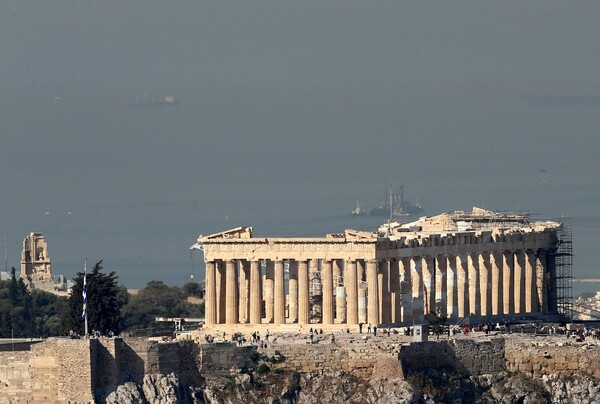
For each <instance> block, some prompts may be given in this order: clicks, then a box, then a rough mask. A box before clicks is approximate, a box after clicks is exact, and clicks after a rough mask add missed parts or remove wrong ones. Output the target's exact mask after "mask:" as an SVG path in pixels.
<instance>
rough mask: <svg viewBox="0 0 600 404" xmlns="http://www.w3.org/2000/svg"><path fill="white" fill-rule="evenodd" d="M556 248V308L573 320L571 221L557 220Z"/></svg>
mask: <svg viewBox="0 0 600 404" xmlns="http://www.w3.org/2000/svg"><path fill="white" fill-rule="evenodd" d="M557 221H558V222H559V223H560V224H561V226H560V229H559V230H558V233H557V236H558V248H557V249H556V251H555V252H554V253H553V255H554V267H555V270H556V308H557V311H558V313H560V314H563V315H564V316H566V317H568V318H573V219H572V218H570V217H562V218H560V219H558V220H557Z"/></svg>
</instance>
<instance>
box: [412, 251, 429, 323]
mask: <svg viewBox="0 0 600 404" xmlns="http://www.w3.org/2000/svg"><path fill="white" fill-rule="evenodd" d="M410 276H411V280H412V317H413V321H414V322H415V323H417V324H421V323H422V322H423V320H424V314H425V313H424V309H423V259H422V258H421V257H411V259H410Z"/></svg>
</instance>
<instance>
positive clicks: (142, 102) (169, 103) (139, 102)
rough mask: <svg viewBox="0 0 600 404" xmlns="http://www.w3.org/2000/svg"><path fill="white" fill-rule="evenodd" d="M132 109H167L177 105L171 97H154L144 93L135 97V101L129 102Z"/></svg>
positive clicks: (173, 97)
mask: <svg viewBox="0 0 600 404" xmlns="http://www.w3.org/2000/svg"><path fill="white" fill-rule="evenodd" d="M130 105H131V106H132V107H150V108H169V107H174V106H176V105H177V100H176V99H175V96H173V95H154V94H149V93H144V94H141V95H137V96H136V97H135V100H133V101H131V104H130Z"/></svg>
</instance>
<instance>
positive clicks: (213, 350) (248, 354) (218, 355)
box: [198, 343, 256, 375]
mask: <svg viewBox="0 0 600 404" xmlns="http://www.w3.org/2000/svg"><path fill="white" fill-rule="evenodd" d="M254 352H256V347H254V346H242V347H238V346H236V344H234V343H220V344H202V345H200V351H199V355H198V365H199V369H200V372H201V373H202V374H203V375H204V374H210V373H215V374H223V373H225V374H229V372H230V371H231V369H232V368H237V369H244V368H250V367H252V366H253V364H254V363H253V362H252V359H251V358H252V355H253V353H254Z"/></svg>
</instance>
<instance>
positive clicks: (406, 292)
mask: <svg viewBox="0 0 600 404" xmlns="http://www.w3.org/2000/svg"><path fill="white" fill-rule="evenodd" d="M398 269H399V271H400V299H401V304H402V311H401V313H400V318H401V321H402V322H403V323H405V324H412V322H413V317H412V277H411V273H410V258H401V259H400V260H399V261H398Z"/></svg>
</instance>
